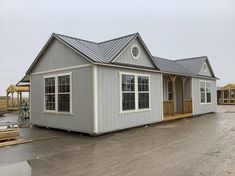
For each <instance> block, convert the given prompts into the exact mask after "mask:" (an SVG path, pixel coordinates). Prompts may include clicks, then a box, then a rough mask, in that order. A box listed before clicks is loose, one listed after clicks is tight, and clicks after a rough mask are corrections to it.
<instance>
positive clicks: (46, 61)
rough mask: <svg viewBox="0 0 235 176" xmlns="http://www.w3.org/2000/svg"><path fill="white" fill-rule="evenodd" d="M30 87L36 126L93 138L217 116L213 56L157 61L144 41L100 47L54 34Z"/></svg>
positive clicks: (135, 38)
mask: <svg viewBox="0 0 235 176" xmlns="http://www.w3.org/2000/svg"><path fill="white" fill-rule="evenodd" d="M27 81H28V82H30V104H31V122H32V123H33V124H34V125H39V126H46V127H52V128H59V129H66V130H72V131H78V132H84V133H89V134H101V133H105V132H110V131H115V130H120V129H125V128H130V127H135V126H140V125H145V124H150V123H156V122H160V121H164V120H171V119H177V118H184V117H190V116H193V115H199V114H204V113H210V112H213V111H215V110H216V77H215V75H214V73H213V70H212V67H211V65H210V63H209V60H208V58H207V57H206V56H203V57H195V58H189V59H182V60H174V61H173V60H168V59H163V58H159V57H154V56H152V55H151V53H150V51H149V50H148V48H147V47H146V45H145V43H144V41H143V40H142V38H141V36H140V35H139V34H138V33H135V34H131V35H128V36H124V37H120V38H116V39H112V40H108V41H104V42H101V43H96V42H91V41H86V40H81V39H78V38H73V37H69V36H65V35H60V34H52V36H51V37H50V39H49V40H48V41H47V43H46V44H45V46H44V47H43V49H42V50H41V52H40V53H39V55H38V56H37V58H36V59H35V60H34V62H33V63H32V65H31V66H30V68H29V69H28V71H27V72H26V76H25V77H24V78H23V79H22V82H27Z"/></svg>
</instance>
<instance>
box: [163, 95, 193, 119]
mask: <svg viewBox="0 0 235 176" xmlns="http://www.w3.org/2000/svg"><path fill="white" fill-rule="evenodd" d="M173 103H174V102H173V100H169V101H163V113H164V116H170V115H174V104H173ZM183 106H184V112H182V113H184V114H188V113H192V112H193V108H192V99H191V98H189V99H184V103H183Z"/></svg>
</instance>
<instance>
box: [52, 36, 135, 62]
mask: <svg viewBox="0 0 235 176" xmlns="http://www.w3.org/2000/svg"><path fill="white" fill-rule="evenodd" d="M55 35H56V36H57V37H59V38H60V39H62V40H63V41H65V42H66V43H68V44H69V45H71V46H72V47H74V48H75V49H77V50H79V51H81V52H82V53H83V54H85V55H86V56H88V57H89V58H90V59H91V60H92V61H94V62H101V63H109V62H110V61H111V60H112V59H113V58H114V57H116V56H117V55H118V54H119V53H120V52H121V51H122V50H123V48H124V47H125V46H126V45H128V44H129V42H130V41H131V40H132V39H133V38H134V37H135V35H136V34H131V35H128V36H124V37H120V38H116V39H112V40H108V41H104V42H101V43H96V42H91V41H87V40H82V39H78V38H74V37H70V36H65V35H61V34H55Z"/></svg>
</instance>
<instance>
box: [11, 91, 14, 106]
mask: <svg viewBox="0 0 235 176" xmlns="http://www.w3.org/2000/svg"><path fill="white" fill-rule="evenodd" d="M13 94H14V92H11V106H12V107H13V105H14V103H13V98H14V97H13Z"/></svg>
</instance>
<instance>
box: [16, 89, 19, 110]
mask: <svg viewBox="0 0 235 176" xmlns="http://www.w3.org/2000/svg"><path fill="white" fill-rule="evenodd" d="M16 93H17V110H19V109H20V105H19V104H20V103H19V92H16Z"/></svg>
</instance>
